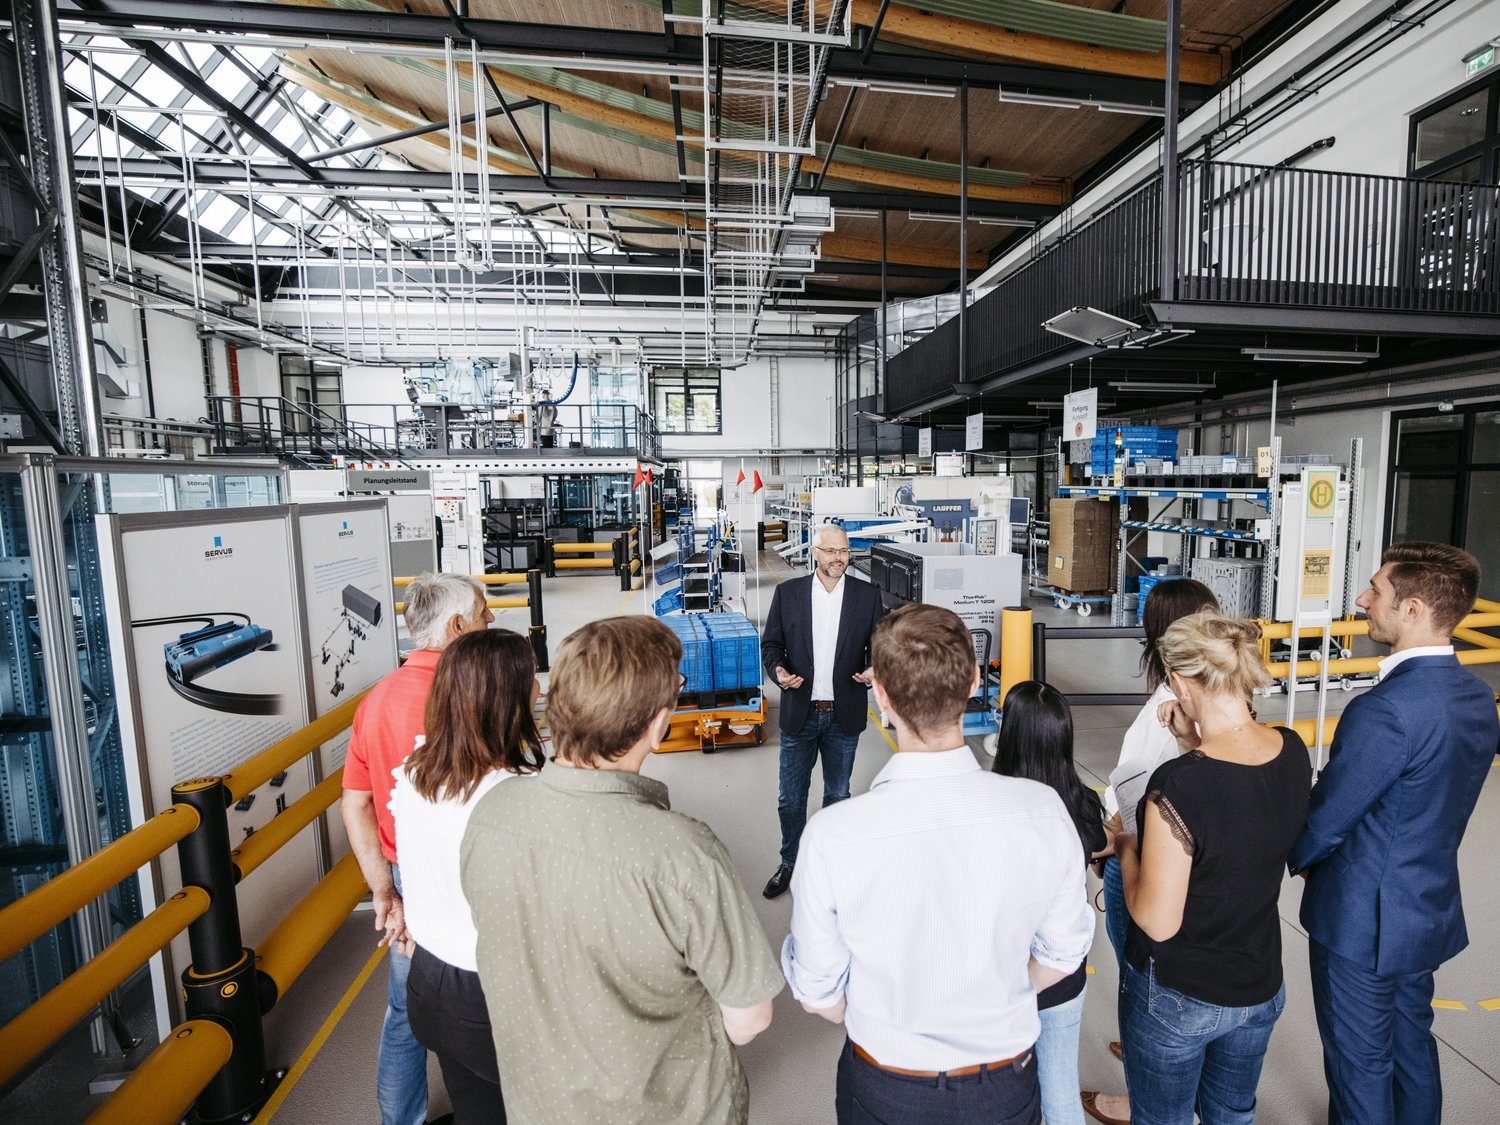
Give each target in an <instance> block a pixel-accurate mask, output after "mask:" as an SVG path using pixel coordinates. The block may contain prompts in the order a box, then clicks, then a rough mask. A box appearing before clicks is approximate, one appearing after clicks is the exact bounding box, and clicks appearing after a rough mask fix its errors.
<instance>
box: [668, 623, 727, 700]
mask: <svg viewBox="0 0 1500 1125" xmlns="http://www.w3.org/2000/svg"><path fill="white" fill-rule="evenodd" d="M661 620H662V624H663V625H665V626H667V628H669V629H671V630H672V632H674V633H676V634H677V639H678V640H679V641H681V642H682V664H681V668H682V674H683V675H684V676H686V677H687V683H686V684H685V685H683V689H682V690H683V691H684V692H695V691H712V690H713V678H714V672H713V655H712V651H711V649H710V647H709V640H708V632H707V631H706V630H705V629H704V628H703V623H702V620H701V619H700V618H699V617H698V616H697V615H696V614H692V613H684V614H680V615H677V616H673V617H663V618H662V619H661Z"/></svg>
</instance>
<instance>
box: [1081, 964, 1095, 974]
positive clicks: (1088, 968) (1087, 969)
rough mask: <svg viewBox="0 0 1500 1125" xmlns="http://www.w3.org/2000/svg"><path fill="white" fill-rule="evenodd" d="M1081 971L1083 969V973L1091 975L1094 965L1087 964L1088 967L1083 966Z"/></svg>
mask: <svg viewBox="0 0 1500 1125" xmlns="http://www.w3.org/2000/svg"><path fill="white" fill-rule="evenodd" d="M1083 971H1084V973H1085V974H1086V975H1088V976H1093V975H1094V966H1092V965H1089V966H1088V967H1086V968H1085V969H1084V970H1083Z"/></svg>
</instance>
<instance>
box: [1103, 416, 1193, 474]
mask: <svg viewBox="0 0 1500 1125" xmlns="http://www.w3.org/2000/svg"><path fill="white" fill-rule="evenodd" d="M1122 430H1123V431H1124V433H1125V451H1126V452H1127V453H1129V454H1130V462H1131V464H1139V463H1140V462H1141V461H1145V460H1147V459H1148V458H1149V459H1152V460H1161V461H1176V460H1177V431H1176V430H1175V429H1170V428H1168V427H1166V426H1108V427H1100V428H1099V430H1098V431H1097V432H1096V433H1095V434H1094V440H1093V443H1092V444H1091V445H1090V446H1089V475H1090V476H1095V477H1107V476H1109V475H1110V474H1112V473H1113V472H1114V471H1115V436H1116V435H1117V434H1119V433H1120V432H1121V431H1122Z"/></svg>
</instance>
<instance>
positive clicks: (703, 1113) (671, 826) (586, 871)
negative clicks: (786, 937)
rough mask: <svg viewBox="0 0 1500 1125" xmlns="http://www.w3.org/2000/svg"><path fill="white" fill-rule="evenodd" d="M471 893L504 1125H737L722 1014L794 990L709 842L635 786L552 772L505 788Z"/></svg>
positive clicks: (466, 874)
mask: <svg viewBox="0 0 1500 1125" xmlns="http://www.w3.org/2000/svg"><path fill="white" fill-rule="evenodd" d="M460 856H461V874H462V879H463V888H464V894H465V896H466V897H467V898H468V900H469V906H470V908H471V909H472V911H473V914H474V923H475V925H476V927H477V928H478V930H479V946H478V958H479V979H480V983H481V984H482V985H483V986H484V995H485V1000H486V1002H487V1004H488V1006H489V1010H490V1023H491V1026H492V1027H493V1030H494V1037H495V1053H496V1056H497V1058H498V1060H499V1063H500V1085H501V1088H502V1089H503V1090H504V1091H505V1109H506V1114H507V1116H508V1117H509V1119H510V1121H511V1123H512V1125H627V1123H628V1125H670V1123H673V1122H680V1123H681V1125H720V1123H723V1125H743V1123H744V1122H746V1121H747V1120H748V1117H749V1107H750V1091H749V1086H748V1084H747V1083H746V1081H745V1072H744V1070H742V1069H741V1067H740V1063H739V1059H738V1058H737V1057H736V1056H735V1051H734V1048H733V1046H732V1045H731V1044H730V1042H729V1039H728V1037H727V1036H726V1035H725V1032H724V1021H723V1016H722V1014H721V1013H720V1011H719V1005H720V1004H723V1005H725V1006H727V1007H731V1008H749V1007H753V1006H755V1005H757V1004H761V1003H764V1002H765V1001H767V1000H770V999H771V998H772V997H774V996H775V995H776V994H777V993H778V992H780V991H781V989H782V987H783V986H784V985H785V981H784V980H783V978H782V975H781V970H780V968H779V966H778V965H777V962H776V959H775V957H774V956H773V955H772V953H771V947H770V945H769V943H768V942H767V941H766V935H765V931H764V930H762V929H761V925H760V921H759V920H758V919H757V918H756V916H755V911H754V909H753V907H752V906H751V904H750V899H749V896H748V895H746V893H745V889H744V887H742V886H741V885H740V881H739V879H738V878H737V877H736V876H735V873H734V868H733V866H732V865H731V863H730V861H729V855H728V853H727V852H726V851H725V850H724V845H723V844H721V843H720V842H719V840H718V838H717V837H716V836H715V835H714V834H713V832H712V831H710V830H709V828H708V826H707V825H705V824H702V823H700V822H699V821H696V820H694V819H692V818H691V817H687V816H683V815H682V814H680V813H674V812H671V811H670V809H669V806H668V803H667V787H666V786H665V785H663V784H662V783H661V782H659V781H654V780H652V779H651V778H646V777H641V776H640V775H639V774H634V773H623V772H620V771H615V770H580V769H569V768H567V767H565V766H557V765H553V766H550V767H549V768H547V769H545V770H543V771H542V772H541V773H540V774H538V775H536V776H535V777H528V778H517V779H514V780H512V781H511V782H509V783H508V784H506V785H498V786H496V787H495V788H494V789H493V790H492V791H491V792H490V793H489V794H487V795H486V796H485V797H484V798H483V799H482V800H481V801H480V802H479V804H478V806H477V807H476V808H475V810H474V813H473V816H472V817H471V818H470V820H469V827H468V830H467V831H466V833H465V834H464V841H463V847H462V850H461V853H460Z"/></svg>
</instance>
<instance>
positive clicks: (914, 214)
mask: <svg viewBox="0 0 1500 1125" xmlns="http://www.w3.org/2000/svg"><path fill="white" fill-rule="evenodd" d="M848 213H849V212H847V211H841V212H840V214H843V215H847V214H848ZM906 217H907V218H908V219H910V220H911V221H912V222H914V223H956V222H958V216H957V215H941V214H938V213H937V212H936V211H908V212H907V213H906ZM969 222H971V223H973V224H974V225H975V226H981V227H1022V228H1025V229H1026V230H1030V229H1031V228H1032V227H1034V226H1036V220H1034V219H1002V218H998V217H996V216H993V215H970V216H969Z"/></svg>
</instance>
